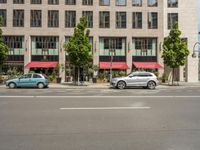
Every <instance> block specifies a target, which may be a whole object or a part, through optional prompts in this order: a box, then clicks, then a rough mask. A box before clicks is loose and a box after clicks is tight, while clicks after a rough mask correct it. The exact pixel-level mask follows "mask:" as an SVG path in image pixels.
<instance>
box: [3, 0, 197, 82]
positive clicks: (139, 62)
mask: <svg viewBox="0 0 200 150" xmlns="http://www.w3.org/2000/svg"><path fill="white" fill-rule="evenodd" d="M0 16H1V17H2V18H3V27H2V29H3V36H4V40H5V42H6V44H7V45H8V46H9V48H10V50H9V56H8V59H7V61H6V62H5V65H4V69H5V70H6V69H7V68H12V67H15V68H17V69H18V70H22V71H24V72H25V73H26V72H28V71H29V70H30V69H31V66H33V67H37V68H42V67H43V65H41V66H40V64H44V63H45V64H46V66H45V67H46V68H48V66H49V69H51V68H52V62H53V63H54V64H55V66H56V64H58V63H59V64H66V63H68V59H67V57H66V56H67V53H66V52H65V50H64V48H63V45H64V43H65V41H67V40H68V39H69V37H70V36H72V35H73V31H74V27H75V25H76V24H77V23H78V22H79V18H80V17H81V16H86V17H87V19H88V23H87V27H88V28H89V29H90V31H91V32H90V33H91V34H90V39H89V41H90V43H91V45H92V54H93V64H95V65H98V66H99V68H100V70H101V69H102V70H107V69H109V67H110V61H111V53H113V54H112V55H113V69H117V70H126V72H127V73H129V72H131V71H132V70H135V69H151V70H158V71H159V73H160V75H162V73H163V72H164V71H166V72H168V70H169V68H167V67H166V66H165V65H164V64H163V60H162V58H161V55H162V43H163V39H164V37H165V36H167V35H168V33H169V31H170V29H171V27H172V25H173V24H174V23H175V22H177V21H178V23H179V26H180V29H181V31H182V38H183V39H184V40H185V41H186V42H187V45H188V48H189V50H190V51H191V54H192V49H193V45H194V44H195V42H197V41H198V25H197V24H198V17H197V0H194V1H192V2H190V1H186V0H0ZM111 49H114V51H111ZM191 54H190V55H189V56H188V58H187V64H186V65H185V66H183V67H180V68H178V69H177V71H176V75H177V78H178V80H180V81H187V82H196V81H198V58H192V57H191ZM35 62H38V63H37V64H38V66H34V65H32V64H35ZM50 64H51V65H50ZM50 67H51V68H50ZM61 76H62V79H63V81H64V79H65V72H62V73H61Z"/></svg>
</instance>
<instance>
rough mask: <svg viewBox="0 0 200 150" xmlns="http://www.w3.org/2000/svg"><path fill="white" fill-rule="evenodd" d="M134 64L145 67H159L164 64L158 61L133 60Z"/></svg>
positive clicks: (137, 66)
mask: <svg viewBox="0 0 200 150" xmlns="http://www.w3.org/2000/svg"><path fill="white" fill-rule="evenodd" d="M133 65H134V66H135V67H136V68H143V69H159V68H162V66H161V65H160V64H159V63H157V62H133Z"/></svg>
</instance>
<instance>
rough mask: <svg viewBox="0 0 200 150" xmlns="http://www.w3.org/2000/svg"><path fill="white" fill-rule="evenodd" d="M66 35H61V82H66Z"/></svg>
mask: <svg viewBox="0 0 200 150" xmlns="http://www.w3.org/2000/svg"><path fill="white" fill-rule="evenodd" d="M64 43H65V37H64V36H60V37H59V48H58V51H59V66H60V67H59V77H61V83H63V82H65V67H66V66H65V59H66V57H65V49H64V47H63V46H64Z"/></svg>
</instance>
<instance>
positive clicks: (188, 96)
mask: <svg viewBox="0 0 200 150" xmlns="http://www.w3.org/2000/svg"><path fill="white" fill-rule="evenodd" d="M0 98H200V95H194V96H190V95H186V96H183V95H182V96H181V95H180V96H178V95H177V96H173V95H171V96H167V95H166V96H164V95H163V96H150V95H145V96H144V95H138V96H122V95H118V96H117V95H116V96H103V95H102V96H100V95H99V96H84V95H82V96H76V95H74V96H73V95H72V96H18V95H17V96H9V95H8V96H0Z"/></svg>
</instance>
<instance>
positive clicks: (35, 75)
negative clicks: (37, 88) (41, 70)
mask: <svg viewBox="0 0 200 150" xmlns="http://www.w3.org/2000/svg"><path fill="white" fill-rule="evenodd" d="M33 78H42V77H41V76H40V75H39V74H33Z"/></svg>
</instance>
